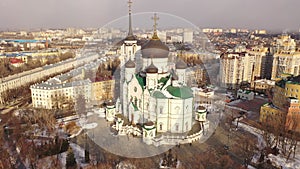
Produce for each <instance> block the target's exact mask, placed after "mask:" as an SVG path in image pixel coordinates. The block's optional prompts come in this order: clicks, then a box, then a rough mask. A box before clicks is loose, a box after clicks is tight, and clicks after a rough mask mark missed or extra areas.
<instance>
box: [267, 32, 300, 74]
mask: <svg viewBox="0 0 300 169" xmlns="http://www.w3.org/2000/svg"><path fill="white" fill-rule="evenodd" d="M283 73H287V74H292V75H294V76H297V75H300V51H299V50H297V48H296V42H295V40H294V39H292V38H291V37H290V36H289V35H286V34H284V35H281V36H279V37H278V39H277V40H276V44H275V53H274V56H273V66H272V77H271V78H272V79H276V78H279V77H281V74H283Z"/></svg>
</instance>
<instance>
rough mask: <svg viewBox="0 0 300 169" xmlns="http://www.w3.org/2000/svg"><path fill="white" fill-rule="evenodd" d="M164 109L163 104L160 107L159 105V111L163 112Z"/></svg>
mask: <svg viewBox="0 0 300 169" xmlns="http://www.w3.org/2000/svg"><path fill="white" fill-rule="evenodd" d="M163 109H164V107H163V106H160V107H159V113H160V114H162V113H163Z"/></svg>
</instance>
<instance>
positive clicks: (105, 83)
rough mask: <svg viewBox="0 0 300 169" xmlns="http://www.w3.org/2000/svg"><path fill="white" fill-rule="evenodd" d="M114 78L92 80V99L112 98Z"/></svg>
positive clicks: (103, 99)
mask: <svg viewBox="0 0 300 169" xmlns="http://www.w3.org/2000/svg"><path fill="white" fill-rule="evenodd" d="M114 91H115V80H114V79H108V80H102V81H95V82H92V100H94V101H105V100H112V99H113V98H114Z"/></svg>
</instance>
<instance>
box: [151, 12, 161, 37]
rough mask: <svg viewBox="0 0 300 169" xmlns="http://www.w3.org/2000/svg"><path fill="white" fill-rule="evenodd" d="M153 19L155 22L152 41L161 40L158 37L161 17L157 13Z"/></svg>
mask: <svg viewBox="0 0 300 169" xmlns="http://www.w3.org/2000/svg"><path fill="white" fill-rule="evenodd" d="M151 19H152V20H153V21H154V24H153V36H152V39H159V38H158V36H157V21H158V20H159V17H158V16H157V14H156V13H154V16H153V17H152V18H151Z"/></svg>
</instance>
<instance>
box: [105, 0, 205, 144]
mask: <svg viewBox="0 0 300 169" xmlns="http://www.w3.org/2000/svg"><path fill="white" fill-rule="evenodd" d="M130 2H131V1H130ZM129 4H130V3H129ZM129 7H130V5H129ZM156 19H157V17H156V15H154V21H155V23H154V32H153V36H152V38H151V39H150V40H148V41H147V42H146V43H144V44H143V45H140V44H139V41H138V39H137V38H136V37H135V36H134V35H133V32H132V28H131V9H129V32H128V36H127V37H126V38H125V39H123V41H122V44H121V47H120V51H119V53H120V61H121V64H120V69H121V70H120V95H119V98H118V99H117V100H118V101H117V103H116V107H117V108H115V107H114V106H113V107H111V105H110V106H108V107H107V108H106V109H107V110H106V119H107V120H108V121H111V122H112V121H115V122H116V123H115V128H116V130H118V131H119V133H120V131H121V133H123V134H124V133H126V134H128V131H129V130H130V131H131V130H132V132H131V133H134V132H135V133H137V132H136V131H134V132H133V130H136V129H133V128H134V127H133V126H136V125H139V126H141V127H142V129H141V131H140V134H142V138H143V141H144V142H145V143H147V144H155V145H156V146H159V145H161V144H170V143H169V141H165V142H164V143H162V141H161V140H160V141H159V142H157V141H153V140H154V139H155V138H156V137H157V136H158V135H160V134H161V133H167V135H169V136H170V135H172V134H183V136H182V137H180V138H179V137H178V139H179V140H173V143H175V142H176V143H178V142H180V140H181V141H184V140H188V141H191V140H193V141H194V140H195V139H199V136H200V134H199V133H200V132H201V131H200V132H199V133H197V134H195V137H194V136H191V137H189V136H188V137H189V138H188V139H186V138H187V137H186V134H187V133H188V132H189V131H190V130H191V129H192V126H193V124H194V122H195V121H198V122H205V121H206V110H205V111H202V109H199V108H198V109H197V110H194V95H193V91H192V89H191V88H190V87H188V86H187V85H186V71H187V68H188V67H187V64H186V63H185V62H183V61H182V60H178V61H177V62H176V63H175V66H174V63H170V61H169V48H168V46H166V45H165V44H164V43H163V42H162V41H161V40H160V39H159V37H158V36H157V31H156ZM115 109H117V111H118V112H116V110H115ZM116 113H119V114H122V116H123V117H124V118H126V119H128V121H129V122H130V126H128V125H127V126H123V124H124V123H123V122H124V120H121V118H120V116H119V115H117V114H116ZM193 113H195V114H194V115H195V118H193V117H194V116H193ZM132 124H133V125H132ZM120 125H121V126H120ZM122 126H123V129H122ZM125 128H126V131H127V132H126V131H125V132H124V130H125ZM130 131H129V133H130ZM203 131H204V130H202V133H203ZM167 137H168V136H167ZM166 140H169V139H168V138H167V139H166Z"/></svg>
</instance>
